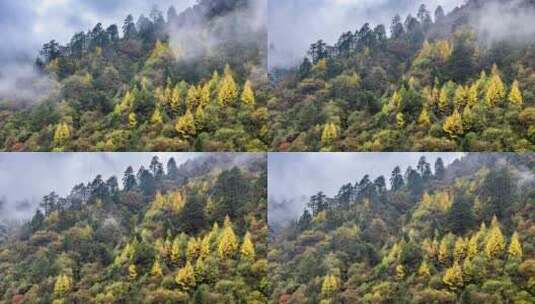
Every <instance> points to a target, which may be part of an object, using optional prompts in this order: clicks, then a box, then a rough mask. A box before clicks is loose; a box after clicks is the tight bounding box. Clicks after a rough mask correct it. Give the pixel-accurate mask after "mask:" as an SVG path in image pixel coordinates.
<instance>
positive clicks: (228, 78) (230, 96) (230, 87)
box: [217, 65, 238, 106]
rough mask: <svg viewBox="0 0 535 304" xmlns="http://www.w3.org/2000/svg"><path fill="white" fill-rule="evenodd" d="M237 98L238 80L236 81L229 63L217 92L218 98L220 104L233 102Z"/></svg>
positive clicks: (224, 104)
mask: <svg viewBox="0 0 535 304" xmlns="http://www.w3.org/2000/svg"><path fill="white" fill-rule="evenodd" d="M237 98H238V89H237V87H236V82H235V81H234V77H233V76H232V71H231V70H230V67H229V66H228V65H227V66H226V67H225V74H224V76H223V80H222V81H221V84H220V86H219V91H218V93H217V100H218V102H219V104H220V105H222V106H226V105H231V104H233V103H234V102H235V101H236V99H237Z"/></svg>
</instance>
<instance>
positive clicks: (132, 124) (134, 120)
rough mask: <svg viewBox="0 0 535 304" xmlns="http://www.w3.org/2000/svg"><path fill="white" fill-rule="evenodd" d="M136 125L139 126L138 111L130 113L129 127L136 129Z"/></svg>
mask: <svg viewBox="0 0 535 304" xmlns="http://www.w3.org/2000/svg"><path fill="white" fill-rule="evenodd" d="M136 126H137V118H136V113H134V112H131V113H130V114H128V127H129V128H130V129H134V128H135V127H136Z"/></svg>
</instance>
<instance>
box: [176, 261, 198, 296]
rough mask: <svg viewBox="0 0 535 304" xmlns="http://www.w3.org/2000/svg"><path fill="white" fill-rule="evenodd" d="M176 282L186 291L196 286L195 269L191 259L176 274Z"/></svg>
mask: <svg viewBox="0 0 535 304" xmlns="http://www.w3.org/2000/svg"><path fill="white" fill-rule="evenodd" d="M175 282H176V283H177V284H178V286H179V287H180V289H181V290H184V291H188V290H190V289H191V288H193V287H195V285H196V280H195V271H194V269H193V267H192V266H191V263H190V262H189V261H188V262H187V263H186V265H185V266H184V267H182V268H180V270H179V271H178V272H177V274H176V276H175Z"/></svg>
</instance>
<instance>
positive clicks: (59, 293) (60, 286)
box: [54, 274, 72, 298]
mask: <svg viewBox="0 0 535 304" xmlns="http://www.w3.org/2000/svg"><path fill="white" fill-rule="evenodd" d="M71 288H72V279H71V277H69V276H68V275H66V274H60V275H59V276H58V277H57V278H56V282H55V283H54V295H55V296H56V297H58V298H61V297H64V296H65V295H66V294H68V293H69V291H70V290H71Z"/></svg>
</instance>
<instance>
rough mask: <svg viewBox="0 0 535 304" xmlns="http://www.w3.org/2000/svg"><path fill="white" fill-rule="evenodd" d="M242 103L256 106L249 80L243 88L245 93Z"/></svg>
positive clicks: (243, 93)
mask: <svg viewBox="0 0 535 304" xmlns="http://www.w3.org/2000/svg"><path fill="white" fill-rule="evenodd" d="M241 101H242V102H243V103H244V104H246V105H251V106H252V105H254V104H255V95H254V91H253V88H252V85H251V82H250V81H249V80H247V81H246V82H245V85H244V86H243V92H242V94H241Z"/></svg>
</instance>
